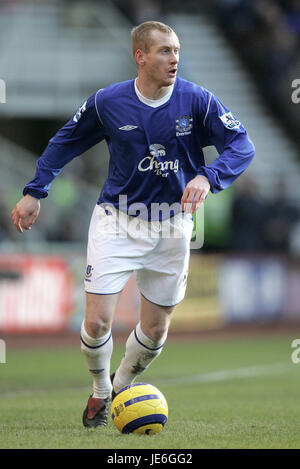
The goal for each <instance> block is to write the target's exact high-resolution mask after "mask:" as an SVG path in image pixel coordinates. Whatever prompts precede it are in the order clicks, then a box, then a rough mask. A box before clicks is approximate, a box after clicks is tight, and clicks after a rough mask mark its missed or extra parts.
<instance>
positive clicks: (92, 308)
mask: <svg viewBox="0 0 300 469" xmlns="http://www.w3.org/2000/svg"><path fill="white" fill-rule="evenodd" d="M85 295H86V308H85V320H84V323H85V329H86V332H87V333H88V334H89V335H90V336H91V337H101V336H102V335H104V334H106V333H107V332H108V331H109V330H110V329H111V326H112V321H113V317H114V312H115V310H116V307H117V304H118V301H119V298H120V295H121V293H116V294H114V295H101V294H94V293H86V294H85Z"/></svg>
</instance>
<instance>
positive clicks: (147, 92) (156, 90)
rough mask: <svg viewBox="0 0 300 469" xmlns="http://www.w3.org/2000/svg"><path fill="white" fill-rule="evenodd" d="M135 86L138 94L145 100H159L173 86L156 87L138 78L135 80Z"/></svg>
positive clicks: (154, 84)
mask: <svg viewBox="0 0 300 469" xmlns="http://www.w3.org/2000/svg"><path fill="white" fill-rule="evenodd" d="M136 86H137V88H138V90H139V92H140V93H141V94H142V95H143V96H144V97H145V98H147V99H152V100H156V99H161V98H163V97H164V96H165V95H166V94H167V93H168V92H169V91H170V89H171V88H172V86H173V85H169V86H158V85H157V84H156V83H150V82H147V81H146V80H143V79H142V78H141V77H138V78H137V80H136Z"/></svg>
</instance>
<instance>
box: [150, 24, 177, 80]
mask: <svg viewBox="0 0 300 469" xmlns="http://www.w3.org/2000/svg"><path fill="white" fill-rule="evenodd" d="M151 35H152V42H151V46H150V49H149V51H148V52H147V53H146V54H144V59H145V65H144V72H145V73H146V75H147V77H148V79H149V80H151V81H153V82H155V83H156V84H157V85H158V86H170V85H173V84H174V83H175V79H176V74H177V67H178V62H179V49H180V44H179V40H178V37H177V36H176V34H174V33H172V34H165V33H162V32H161V31H157V30H154V31H152V32H151Z"/></svg>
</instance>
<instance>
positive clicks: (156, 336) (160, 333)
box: [144, 324, 168, 344]
mask: <svg viewBox="0 0 300 469" xmlns="http://www.w3.org/2000/svg"><path fill="white" fill-rule="evenodd" d="M167 333H168V327H167V325H165V324H164V325H162V324H154V325H153V326H151V327H149V328H148V330H147V331H144V334H146V335H147V337H149V339H151V340H152V341H153V342H154V343H155V344H156V343H160V342H161V341H162V340H163V339H164V338H165V337H166V335H167Z"/></svg>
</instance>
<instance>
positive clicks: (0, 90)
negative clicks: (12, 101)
mask: <svg viewBox="0 0 300 469" xmlns="http://www.w3.org/2000/svg"><path fill="white" fill-rule="evenodd" d="M0 103H2V104H5V103H6V85H5V81H4V80H1V78H0Z"/></svg>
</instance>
